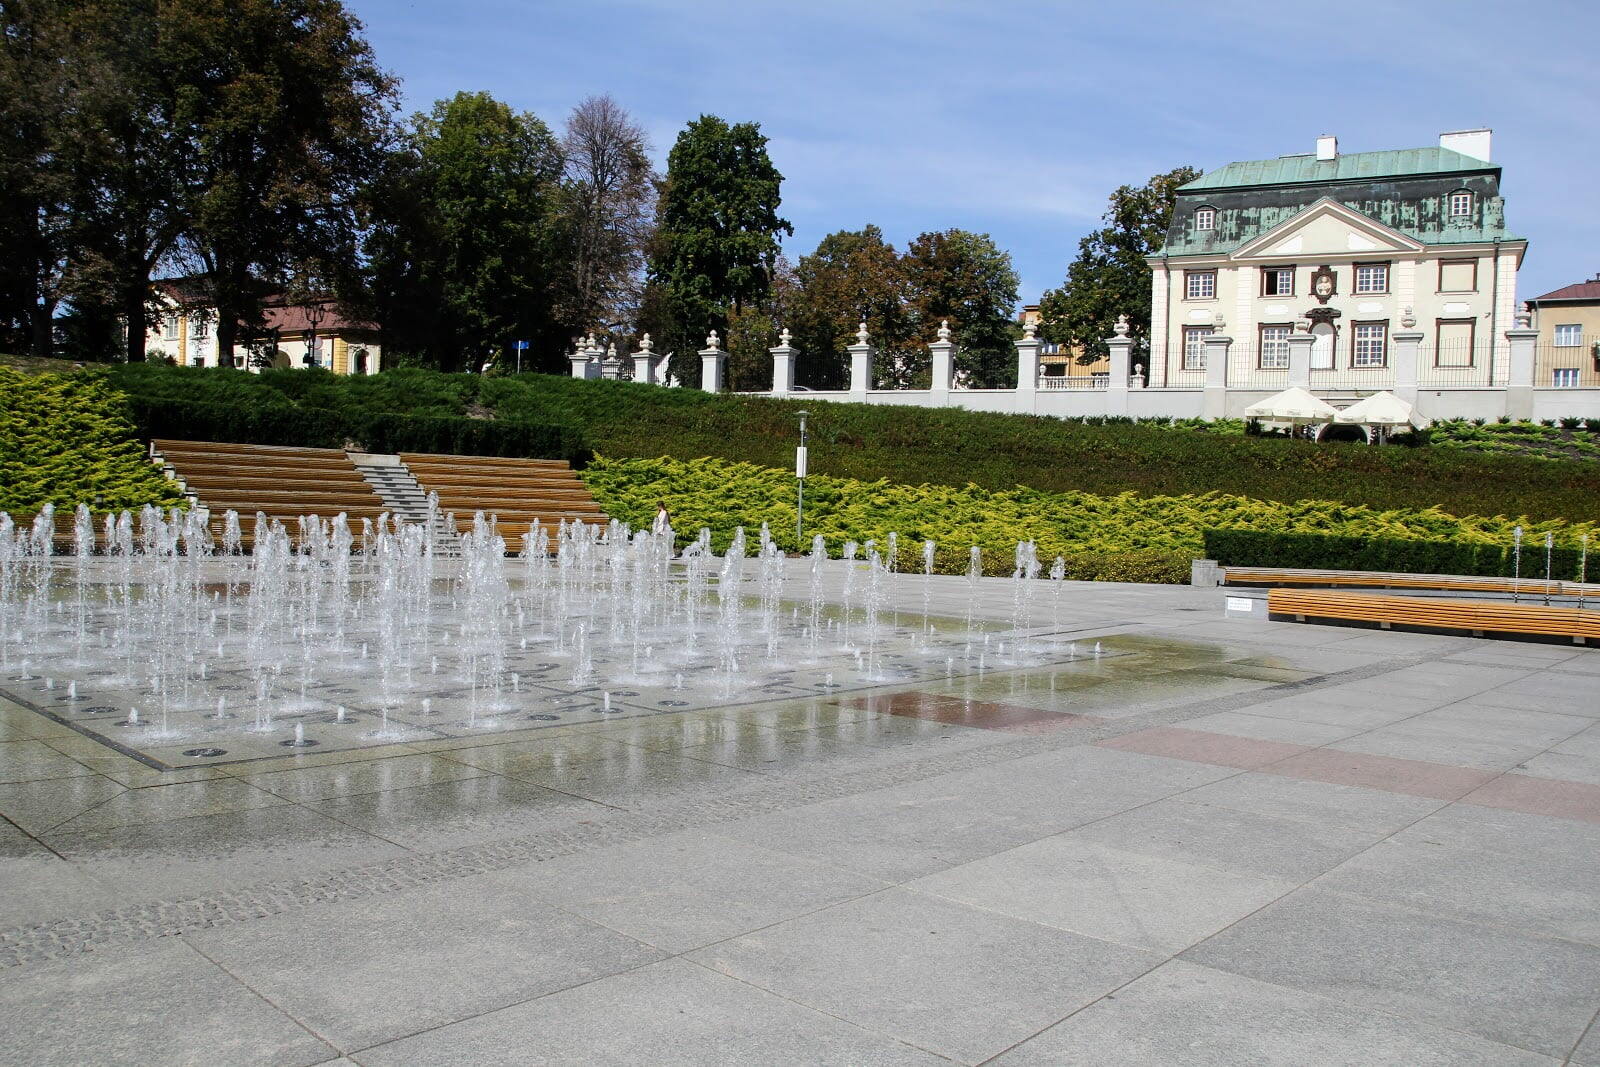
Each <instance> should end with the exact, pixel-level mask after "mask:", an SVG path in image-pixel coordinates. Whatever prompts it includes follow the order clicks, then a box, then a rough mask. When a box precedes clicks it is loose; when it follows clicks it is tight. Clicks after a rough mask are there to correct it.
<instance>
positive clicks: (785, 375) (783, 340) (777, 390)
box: [767, 327, 800, 396]
mask: <svg viewBox="0 0 1600 1067" xmlns="http://www.w3.org/2000/svg"><path fill="white" fill-rule="evenodd" d="M767 351H768V352H771V353H772V395H773V396H787V395H789V394H790V393H791V392H793V391H794V357H795V356H797V355H799V354H800V353H799V350H797V349H796V348H795V347H794V346H793V345H791V344H789V329H788V327H784V330H783V332H782V333H780V334H778V344H777V347H775V348H769V349H767Z"/></svg>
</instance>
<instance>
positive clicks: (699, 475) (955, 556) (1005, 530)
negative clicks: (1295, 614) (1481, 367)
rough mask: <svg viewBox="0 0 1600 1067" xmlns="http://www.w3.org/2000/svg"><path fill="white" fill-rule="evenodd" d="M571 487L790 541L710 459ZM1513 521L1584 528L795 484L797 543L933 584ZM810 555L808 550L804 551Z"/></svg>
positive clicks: (832, 481)
mask: <svg viewBox="0 0 1600 1067" xmlns="http://www.w3.org/2000/svg"><path fill="white" fill-rule="evenodd" d="M584 481H585V482H586V483H587V485H588V486H589V489H590V491H591V492H593V493H594V495H595V499H596V500H597V501H599V503H600V505H601V507H603V508H604V509H605V510H606V512H607V514H610V515H612V516H614V517H616V518H618V519H621V520H623V521H624V522H627V523H630V524H632V525H635V526H640V525H647V524H648V523H649V522H650V519H651V516H652V515H653V514H654V511H655V506H656V502H657V501H664V502H665V503H666V505H667V507H668V508H669V509H670V510H671V511H672V514H673V525H674V526H675V527H676V528H677V529H678V531H679V532H680V533H683V534H685V535H688V536H692V535H693V534H694V532H695V531H696V530H698V529H699V528H700V527H702V526H704V527H709V528H710V529H711V531H712V542H713V545H714V546H715V547H716V548H717V550H718V551H720V550H721V549H722V547H723V546H725V545H726V544H727V542H728V540H729V539H730V538H731V537H732V536H733V531H734V528H735V527H737V526H739V525H741V524H742V525H744V526H745V527H746V528H747V529H748V530H749V531H751V532H753V531H754V530H755V529H757V528H759V526H760V525H761V523H762V522H766V523H767V524H768V525H769V527H770V528H771V531H772V533H773V536H774V537H775V538H776V539H777V540H778V541H779V543H780V544H781V545H783V546H784V547H785V548H787V549H790V550H795V549H797V548H801V547H802V546H800V545H799V544H798V543H797V542H796V539H795V528H794V518H795V511H794V509H795V479H794V476H793V474H792V473H791V472H790V471H787V470H779V469H775V468H771V467H760V466H757V465H755V464H750V463H732V462H728V461H725V460H718V459H701V460H694V461H688V462H685V461H682V460H674V459H667V458H660V459H615V458H611V457H602V458H598V459H596V460H595V462H594V463H593V464H592V465H591V466H590V468H589V469H588V471H586V472H585V473H584ZM1519 521H1521V522H1522V523H1523V524H1524V525H1525V526H1526V532H1527V536H1528V538H1529V539H1530V540H1533V539H1540V538H1542V537H1543V536H1544V532H1545V531H1546V530H1549V531H1550V532H1552V533H1554V534H1555V535H1556V537H1557V540H1558V543H1560V544H1562V545H1571V544H1576V540H1577V538H1578V537H1580V536H1581V535H1582V534H1584V533H1588V534H1590V536H1591V537H1594V535H1595V533H1596V531H1597V526H1596V524H1594V523H1587V524H1576V523H1565V522H1560V521H1547V522H1543V523H1535V522H1532V521H1530V520H1526V519H1521V520H1519V519H1515V518H1507V517H1504V516H1470V515H1469V516H1456V515H1451V514H1448V513H1446V512H1444V511H1441V510H1439V509H1436V508H1427V509H1408V508H1395V509H1388V510H1383V511H1379V510H1375V509H1372V508H1365V507H1352V506H1350V505H1348V504H1343V503H1339V502H1336V501H1326V500H1305V501H1299V502H1296V503H1292V504H1291V503H1284V502H1277V501H1267V500H1253V499H1250V498H1248V497H1240V496H1233V495H1228V494H1221V493H1207V494H1200V495H1191V496H1142V495H1139V494H1134V493H1122V494H1118V495H1115V496H1100V495H1096V494H1091V493H1079V492H1066V493H1050V492H1044V491H1041V490H1037V489H1022V488H1017V489H1009V490H991V489H984V488H981V487H979V486H975V485H968V486H965V487H955V486H948V485H930V484H918V485H910V484H894V483H891V482H889V481H887V480H878V481H873V482H863V481H858V480H855V479H848V478H832V477H827V476H812V477H809V478H807V479H806V534H805V536H806V539H807V541H808V542H809V539H810V538H811V537H812V536H813V535H815V534H821V535H822V536H823V537H824V538H825V539H826V542H827V546H828V550H829V552H830V553H831V554H834V555H838V554H839V551H840V549H841V547H842V545H843V543H844V541H845V540H846V539H855V540H857V541H865V540H866V539H867V538H875V539H877V540H878V542H879V543H880V544H883V543H886V542H887V539H888V535H889V533H890V532H891V531H893V532H895V533H897V534H899V537H900V541H901V545H902V547H901V556H902V559H901V564H900V565H901V568H902V569H916V568H919V567H920V561H919V560H918V558H917V555H918V553H919V552H920V542H921V541H922V540H923V539H925V538H931V539H932V540H934V541H935V542H937V543H938V545H939V548H940V551H939V556H938V561H937V566H938V569H939V571H940V572H941V573H960V572H963V571H964V570H965V569H966V562H967V550H968V549H969V548H970V547H971V546H972V545H978V546H979V547H980V548H982V550H983V555H984V563H985V570H986V571H987V572H988V573H992V574H1008V573H1010V571H1011V569H1012V565H1013V564H1012V561H1013V553H1014V550H1015V548H1016V544H1017V542H1018V541H1022V540H1032V541H1034V542H1035V543H1036V544H1037V545H1038V549H1039V555H1040V557H1041V559H1043V560H1045V561H1046V566H1048V561H1049V560H1050V559H1051V558H1053V557H1054V556H1056V555H1062V556H1065V557H1067V559H1068V561H1069V574H1070V576H1072V577H1077V578H1099V579H1101V580H1110V581H1165V582H1181V581H1187V580H1188V577H1189V561H1190V560H1191V559H1192V558H1194V557H1196V556H1198V555H1200V554H1201V552H1202V551H1203V550H1204V548H1205V538H1206V532H1207V531H1208V530H1216V529H1219V528H1248V529H1254V530H1267V531H1286V532H1305V533H1324V534H1337V535H1343V536H1345V537H1350V538H1356V539H1362V540H1365V539H1370V538H1380V539H1397V540H1409V541H1418V542H1423V541H1435V540H1452V541H1461V542H1466V543H1473V544H1482V545H1498V544H1509V543H1510V540H1511V530H1512V527H1513V526H1515V525H1516V524H1517V523H1518V522H1519ZM804 547H806V548H809V544H807V545H806V546H804Z"/></svg>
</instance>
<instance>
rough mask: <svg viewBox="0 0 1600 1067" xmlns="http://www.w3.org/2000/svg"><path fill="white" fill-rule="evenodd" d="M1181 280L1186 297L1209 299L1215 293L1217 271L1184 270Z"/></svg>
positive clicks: (1213, 296) (1214, 295)
mask: <svg viewBox="0 0 1600 1067" xmlns="http://www.w3.org/2000/svg"><path fill="white" fill-rule="evenodd" d="M1183 281H1184V297H1185V298H1186V299H1189V300H1211V299H1213V298H1215V297H1216V295H1217V272H1216V271H1214V270H1186V271H1184V272H1183Z"/></svg>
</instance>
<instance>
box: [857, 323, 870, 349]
mask: <svg viewBox="0 0 1600 1067" xmlns="http://www.w3.org/2000/svg"><path fill="white" fill-rule="evenodd" d="M866 343H867V320H866V319H862V320H861V325H860V326H857V327H856V344H858V345H864V344H866Z"/></svg>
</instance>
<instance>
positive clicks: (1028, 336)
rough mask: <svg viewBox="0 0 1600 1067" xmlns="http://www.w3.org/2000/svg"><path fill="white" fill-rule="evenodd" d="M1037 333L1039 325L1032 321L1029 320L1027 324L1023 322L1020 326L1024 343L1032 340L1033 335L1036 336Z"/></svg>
mask: <svg viewBox="0 0 1600 1067" xmlns="http://www.w3.org/2000/svg"><path fill="white" fill-rule="evenodd" d="M1038 332H1039V324H1038V323H1037V322H1035V321H1033V320H1032V319H1029V320H1028V321H1027V322H1024V323H1023V324H1022V339H1023V340H1024V341H1031V340H1033V338H1034V335H1035V334H1037V333H1038Z"/></svg>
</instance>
